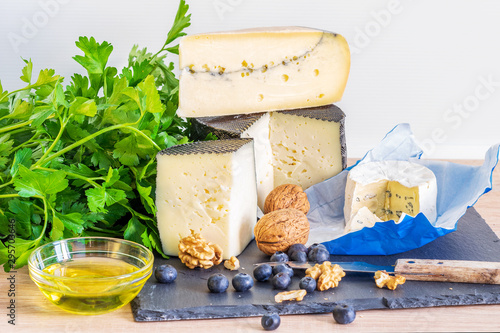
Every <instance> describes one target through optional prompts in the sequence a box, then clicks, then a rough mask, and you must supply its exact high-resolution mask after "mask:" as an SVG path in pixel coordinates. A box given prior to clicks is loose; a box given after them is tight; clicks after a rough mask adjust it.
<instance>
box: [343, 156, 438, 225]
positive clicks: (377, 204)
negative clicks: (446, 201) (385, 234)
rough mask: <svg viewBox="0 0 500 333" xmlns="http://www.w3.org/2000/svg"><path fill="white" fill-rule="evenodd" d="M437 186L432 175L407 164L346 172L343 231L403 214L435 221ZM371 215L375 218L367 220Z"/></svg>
mask: <svg viewBox="0 0 500 333" xmlns="http://www.w3.org/2000/svg"><path fill="white" fill-rule="evenodd" d="M436 200H437V183H436V176H435V175H434V173H433V172H432V171H431V170H430V169H428V168H426V167H425V166H423V165H420V164H417V163H413V162H409V161H380V162H369V163H365V164H361V165H358V166H355V167H354V168H353V169H351V170H350V171H349V174H348V176H347V183H346V189H345V204H344V218H345V221H346V230H356V229H360V228H362V227H365V226H368V227H370V226H373V225H374V223H376V222H379V220H382V221H388V220H394V221H396V222H398V221H399V220H400V219H401V217H402V216H404V214H407V215H410V216H416V215H417V214H418V213H420V212H422V213H423V214H424V215H425V216H426V217H427V219H428V220H429V221H430V222H431V223H432V222H434V221H435V220H436V217H437V216H436V214H437V211H436ZM370 214H373V215H375V216H370Z"/></svg>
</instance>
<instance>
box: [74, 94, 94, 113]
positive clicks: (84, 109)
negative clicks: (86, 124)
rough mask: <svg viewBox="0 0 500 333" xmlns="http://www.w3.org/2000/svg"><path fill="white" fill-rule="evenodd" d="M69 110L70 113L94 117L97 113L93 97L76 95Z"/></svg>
mask: <svg viewBox="0 0 500 333" xmlns="http://www.w3.org/2000/svg"><path fill="white" fill-rule="evenodd" d="M69 112H70V113H72V114H77V115H78V114H81V115H84V116H87V117H94V116H95V115H96V113H97V107H96V104H95V101H94V100H93V99H88V98H85V97H77V98H76V100H75V102H74V103H73V104H72V105H71V107H70V108H69Z"/></svg>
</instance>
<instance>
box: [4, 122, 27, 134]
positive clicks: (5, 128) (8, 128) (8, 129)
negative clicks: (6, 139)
mask: <svg viewBox="0 0 500 333" xmlns="http://www.w3.org/2000/svg"><path fill="white" fill-rule="evenodd" d="M32 122H33V120H28V121H25V122H22V123H15V124H14V125H11V126H7V127H4V128H0V133H5V132H8V131H12V130H15V129H18V128H21V127H24V126H28V125H31V123H32Z"/></svg>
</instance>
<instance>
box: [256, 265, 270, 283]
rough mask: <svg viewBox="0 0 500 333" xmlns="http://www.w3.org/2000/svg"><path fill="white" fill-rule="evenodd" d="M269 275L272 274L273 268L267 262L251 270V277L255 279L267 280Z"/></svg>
mask: <svg viewBox="0 0 500 333" xmlns="http://www.w3.org/2000/svg"><path fill="white" fill-rule="evenodd" d="M271 275H273V268H272V267H271V265H268V264H263V265H259V266H257V267H256V268H255V269H254V270H253V277H254V278H255V280H257V281H267V280H269V278H270V277H271Z"/></svg>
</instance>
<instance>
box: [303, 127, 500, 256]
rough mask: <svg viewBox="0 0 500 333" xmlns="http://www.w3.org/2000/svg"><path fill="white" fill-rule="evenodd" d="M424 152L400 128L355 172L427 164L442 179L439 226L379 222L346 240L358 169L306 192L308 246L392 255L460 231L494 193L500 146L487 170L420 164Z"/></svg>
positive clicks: (422, 221)
mask: <svg viewBox="0 0 500 333" xmlns="http://www.w3.org/2000/svg"><path fill="white" fill-rule="evenodd" d="M422 153H423V152H422V150H421V149H420V147H419V146H418V145H417V143H416V142H415V139H414V137H413V134H412V132H411V129H410V126H409V125H408V124H400V125H398V126H396V127H395V128H394V129H393V130H392V131H390V132H389V133H388V134H387V135H386V136H385V138H384V139H383V140H382V141H381V142H380V143H379V145H378V146H376V147H375V148H373V149H372V150H370V151H369V152H368V153H367V154H366V155H365V157H363V158H362V159H361V160H359V161H358V162H357V163H356V164H355V165H354V166H356V165H358V164H363V163H367V162H373V161H383V160H404V161H411V162H415V163H419V164H422V165H424V166H426V167H427V168H429V169H431V170H432V171H433V172H434V174H435V175H436V180H437V186H438V194H437V220H436V221H429V220H428V219H427V218H426V217H425V216H424V215H423V214H422V213H420V214H418V215H417V216H415V217H411V216H409V215H407V216H405V218H404V219H403V221H402V222H400V223H398V224H396V223H395V222H394V221H387V222H379V223H376V224H375V226H373V227H371V228H367V227H365V228H363V229H361V230H358V231H355V232H351V233H348V234H344V226H345V222H344V211H343V210H344V194H345V193H344V192H345V185H346V181H347V174H348V172H349V170H350V169H352V168H353V167H354V166H351V167H349V168H347V169H346V170H344V171H342V172H341V173H339V174H338V175H336V176H335V177H332V178H330V179H327V180H325V181H323V182H321V183H319V184H316V185H314V186H312V187H310V188H308V189H307V190H306V193H307V197H308V199H309V202H310V204H311V209H310V210H309V213H308V214H307V217H308V219H309V223H310V227H311V231H310V234H309V241H308V243H323V244H324V245H325V246H326V247H327V249H328V250H329V251H330V253H331V254H338V255H390V254H395V253H401V252H405V251H409V250H413V249H416V248H418V247H421V246H423V245H425V244H427V243H429V242H431V241H433V240H435V239H436V238H438V237H441V236H443V235H446V234H448V233H450V232H453V231H455V230H456V229H457V221H458V220H459V219H460V217H462V216H463V215H464V214H465V212H466V210H467V208H469V207H472V206H473V205H474V204H475V203H476V201H477V200H478V199H479V197H481V195H483V194H484V193H487V192H489V191H490V190H491V187H492V173H493V170H494V168H495V166H496V165H497V163H498V160H499V155H500V145H499V144H496V145H494V146H492V147H491V148H490V149H489V150H488V151H487V153H486V156H485V160H484V163H483V165H481V166H470V165H462V164H456V163H451V162H442V161H435V160H424V159H420V157H421V156H422Z"/></svg>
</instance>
